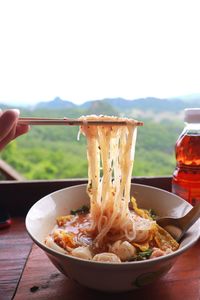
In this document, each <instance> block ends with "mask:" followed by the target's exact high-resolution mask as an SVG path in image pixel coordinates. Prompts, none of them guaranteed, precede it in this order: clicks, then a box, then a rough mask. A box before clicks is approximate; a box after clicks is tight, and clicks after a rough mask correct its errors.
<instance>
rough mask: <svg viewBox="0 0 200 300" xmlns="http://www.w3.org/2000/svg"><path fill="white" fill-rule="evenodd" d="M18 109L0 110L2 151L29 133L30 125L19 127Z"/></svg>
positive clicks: (0, 146)
mask: <svg viewBox="0 0 200 300" xmlns="http://www.w3.org/2000/svg"><path fill="white" fill-rule="evenodd" d="M19 113H20V112H19V110H18V109H9V110H6V111H4V112H3V111H2V110H1V109H0V150H2V149H3V148H4V147H5V146H6V145H7V144H8V143H9V142H10V141H11V140H13V139H15V138H16V137H18V136H20V135H22V134H24V133H26V132H28V130H29V126H28V125H18V124H17V120H18V117H19Z"/></svg>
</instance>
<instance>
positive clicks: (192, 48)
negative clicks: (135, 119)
mask: <svg viewBox="0 0 200 300" xmlns="http://www.w3.org/2000/svg"><path fill="white" fill-rule="evenodd" d="M199 11H200V2H199V0H71V1H69V0H17V1H16V0H6V1H4V0H0V103H5V104H34V103H37V102H39V101H49V100H52V99H54V98H55V97H57V96H58V97H60V98H62V99H63V100H70V101H73V102H74V103H77V104H78V103H82V102H84V101H87V100H96V99H102V98H106V97H109V98H114V97H123V98H126V99H135V98H139V97H148V96H154V97H160V98H167V97H176V96H180V95H188V94H193V93H199V92H200V76H199V72H200V38H199V35H200V33H199V30H200V18H199Z"/></svg>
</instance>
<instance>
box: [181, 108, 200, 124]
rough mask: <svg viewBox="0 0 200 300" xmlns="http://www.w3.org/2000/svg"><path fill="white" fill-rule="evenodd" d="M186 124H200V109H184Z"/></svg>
mask: <svg viewBox="0 0 200 300" xmlns="http://www.w3.org/2000/svg"><path fill="white" fill-rule="evenodd" d="M184 112H185V115H184V121H185V122H186V123H200V108H186V109H185V110H184Z"/></svg>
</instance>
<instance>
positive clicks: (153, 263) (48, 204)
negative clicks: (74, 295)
mask: <svg viewBox="0 0 200 300" xmlns="http://www.w3.org/2000/svg"><path fill="white" fill-rule="evenodd" d="M131 195H133V196H134V197H135V198H136V200H137V203H138V206H139V207H141V208H146V209H150V208H152V209H153V210H155V212H156V213H157V214H158V215H159V216H167V215H168V216H173V217H180V216H183V215H185V214H186V213H187V212H188V211H189V210H190V209H191V207H192V206H191V205H190V204H189V203H187V202H186V201H184V200H182V199H181V198H179V197H178V196H176V195H174V194H172V193H169V192H166V191H164V190H161V189H157V188H154V187H150V186H145V185H138V184H133V185H132V186H131ZM88 203H89V199H88V196H87V193H86V185H85V184H84V185H78V186H73V187H69V188H65V189H62V190H58V191H56V192H54V193H52V194H50V195H47V196H45V197H44V198H42V199H41V200H39V201H38V202H36V203H35V204H34V205H33V206H32V208H31V209H30V210H29V212H28V214H27V217H26V228H27V230H28V233H29V234H30V236H31V238H32V239H33V241H34V242H35V243H36V244H37V245H38V246H39V247H40V248H42V249H43V250H44V251H45V253H46V254H47V256H48V257H49V259H50V260H51V261H52V263H53V264H54V265H55V266H56V267H57V268H58V269H59V270H60V271H61V272H62V273H64V274H65V275H66V276H68V277H69V278H71V279H73V280H75V281H76V282H78V283H80V284H81V285H83V286H86V287H89V288H92V289H96V290H101V291H107V292H122V291H129V290H132V289H135V288H138V287H142V286H144V285H146V284H150V283H151V282H153V281H154V280H155V279H157V278H160V277H161V276H162V275H164V274H165V273H167V272H168V271H169V270H170V269H171V267H172V266H173V265H174V264H175V261H176V259H177V258H178V257H179V256H180V255H181V254H182V253H183V252H185V251H186V250H187V249H189V248H190V247H191V246H192V245H193V244H194V243H195V242H196V241H197V240H198V238H199V233H200V232H199V228H200V221H198V222H196V223H195V224H194V225H193V226H192V227H191V228H190V230H189V231H188V233H187V234H186V235H185V236H184V238H183V240H182V241H181V244H180V248H179V249H178V250H177V251H175V252H173V253H172V254H168V255H166V256H162V257H158V258H155V259H150V260H146V261H137V262H124V263H121V264H117V263H102V262H94V261H87V260H82V259H79V258H75V257H72V256H69V255H65V254H62V253H59V252H57V251H55V250H52V249H50V248H48V247H47V246H46V245H45V244H44V240H45V238H46V237H47V235H48V234H49V233H50V232H51V231H52V229H53V227H54V226H55V223H56V222H55V220H56V217H57V216H60V215H65V214H69V213H70V211H71V210H72V209H77V208H79V207H81V206H82V205H83V204H88Z"/></svg>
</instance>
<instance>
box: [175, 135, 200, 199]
mask: <svg viewBox="0 0 200 300" xmlns="http://www.w3.org/2000/svg"><path fill="white" fill-rule="evenodd" d="M175 151H176V162H177V165H176V169H175V171H174V174H173V180H172V192H173V193H175V194H177V195H178V196H180V197H182V198H183V199H185V200H187V201H188V202H189V203H190V204H192V205H195V204H197V203H198V202H199V201H200V133H199V132H196V133H192V132H186V133H183V134H182V135H181V136H180V137H179V139H178V141H177V142H176V147H175Z"/></svg>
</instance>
